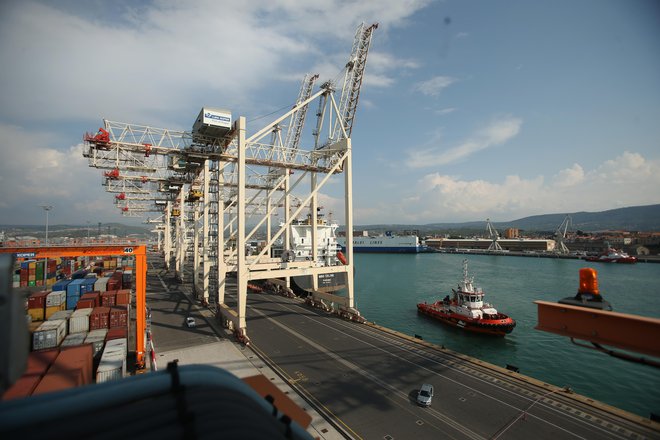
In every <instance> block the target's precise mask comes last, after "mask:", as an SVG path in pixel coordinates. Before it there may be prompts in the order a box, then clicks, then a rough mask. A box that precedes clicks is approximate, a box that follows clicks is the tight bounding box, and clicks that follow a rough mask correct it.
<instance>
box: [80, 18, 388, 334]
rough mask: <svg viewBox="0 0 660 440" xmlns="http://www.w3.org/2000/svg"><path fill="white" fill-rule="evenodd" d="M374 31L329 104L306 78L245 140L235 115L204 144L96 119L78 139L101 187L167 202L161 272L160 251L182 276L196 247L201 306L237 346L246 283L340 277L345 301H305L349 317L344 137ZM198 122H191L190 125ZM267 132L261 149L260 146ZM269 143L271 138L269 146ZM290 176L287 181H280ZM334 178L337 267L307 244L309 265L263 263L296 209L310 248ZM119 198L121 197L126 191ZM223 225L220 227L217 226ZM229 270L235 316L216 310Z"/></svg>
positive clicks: (325, 91)
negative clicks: (125, 185) (339, 216)
mask: <svg viewBox="0 0 660 440" xmlns="http://www.w3.org/2000/svg"><path fill="white" fill-rule="evenodd" d="M376 28H377V24H374V25H371V26H365V25H364V24H362V25H361V26H360V27H359V28H358V30H357V32H356V35H355V39H354V42H353V48H352V52H351V57H350V58H349V62H348V63H347V64H346V66H345V69H346V70H345V75H344V82H343V85H342V89H341V95H340V98H339V101H337V100H336V99H335V97H334V94H335V86H334V85H333V84H331V83H329V82H326V83H324V84H323V85H322V86H321V88H320V90H318V91H317V92H315V93H312V91H313V85H314V81H316V77H315V76H311V77H309V78H307V79H306V81H303V87H301V93H300V95H299V99H298V101H297V102H296V104H295V105H294V106H293V108H291V109H290V110H289V111H288V112H286V113H284V114H283V115H281V116H280V117H277V118H276V119H275V120H273V121H272V122H271V123H270V124H268V125H266V126H264V127H263V128H261V129H259V130H257V131H256V132H254V133H253V134H251V135H248V134H247V129H246V122H245V118H244V117H238V118H236V119H235V120H234V121H233V123H232V124H231V127H228V130H227V131H226V132H224V133H223V134H221V135H217V136H216V135H211V136H209V135H208V133H202V132H201V131H195V129H194V130H193V132H183V131H174V130H167V129H155V128H152V127H147V126H140V125H135V124H124V123H115V122H110V121H104V124H105V125H104V127H102V129H101V130H99V132H98V133H97V134H96V135H88V136H86V137H85V141H86V144H87V145H88V147H89V148H88V150H87V151H86V152H85V157H88V158H89V160H90V166H95V167H98V168H102V169H106V170H108V171H106V174H105V179H106V182H110V181H114V180H120V179H123V180H126V181H129V182H134V183H135V186H138V187H141V188H144V187H148V188H149V190H150V191H152V190H153V189H154V188H155V187H158V190H163V189H164V190H165V191H166V192H168V193H169V194H170V198H167V199H164V200H163V202H164V205H165V210H164V213H163V216H164V223H163V225H164V229H165V231H164V237H163V248H164V251H165V253H166V264H169V257H170V255H171V254H170V249H171V247H172V245H174V247H175V248H174V254H175V255H174V256H175V264H176V269H177V273H178V274H181V275H182V274H183V264H184V260H185V256H186V253H188V252H189V250H190V243H191V242H192V243H193V245H192V246H193V247H192V250H193V254H194V255H195V257H198V253H199V252H197V250H198V249H199V248H201V249H202V256H201V259H202V264H201V265H200V266H201V267H202V280H203V286H204V287H203V292H204V295H205V298H208V300H209V302H212V303H217V311H218V315H219V316H222V318H223V321H224V322H225V323H226V324H227V325H228V326H230V327H232V328H234V329H235V330H236V332H237V335H238V336H239V337H240V338H242V339H243V340H246V320H245V306H246V295H247V283H248V280H259V279H274V278H285V279H289V278H290V277H294V276H311V277H312V278H313V280H314V281H313V283H314V285H315V286H316V285H317V283H318V277H319V276H324V275H327V274H337V273H341V274H344V275H345V276H346V280H347V281H346V290H347V295H346V296H344V297H339V296H336V295H332V294H322V293H321V292H314V296H315V299H318V300H321V301H323V300H325V301H331V302H333V303H335V304H337V305H338V307H339V309H338V310H340V311H341V313H342V314H344V315H345V316H350V317H353V318H356V317H359V313H358V312H357V311H356V310H355V308H354V295H353V252H352V232H353V217H352V146H351V138H350V136H351V133H352V128H353V124H354V119H355V113H356V109H357V104H358V98H359V94H360V88H361V85H362V80H363V76H364V72H365V66H366V61H367V54H368V50H369V46H370V43H371V35H372V32H373V30H374V29H376ZM315 100H319V103H320V104H319V109H320V110H319V112H318V120H317V124H316V130H314V132H313V135H314V136H315V142H314V145H313V146H312V147H311V148H308V149H305V148H300V146H299V142H300V141H301V139H302V130H303V126H304V119H305V113H306V109H307V108H308V106H309V104H310V103H312V102H313V101H315ZM202 114H204V115H205V110H204V109H202V113H201V114H200V116H201V115H202ZM287 119H288V120H290V121H291V122H290V125H289V130H288V131H287V136H286V138H285V141H282V140H281V136H280V134H279V133H278V134H277V136H272V133H274V132H276V133H277V132H278V127H279V126H280V124H281V123H282V122H283V121H285V120H287ZM198 122H199V119H198V121H197V122H196V124H197V123H198ZM326 126H327V127H326ZM324 127H326V128H327V133H328V137H327V140H326V141H324V142H323V143H322V145H321V142H320V141H319V139H320V136H321V135H320V133H322V132H323V131H322V130H323V128H324ZM269 134H271V142H268V140H266V137H267V136H268V135H269ZM272 139H277V143H275V142H274V141H273V140H272ZM281 170H284V172H282V171H281ZM273 171H276V172H273ZM293 171H295V172H296V173H297V175H296V178H295V181H293V182H290V181H289V180H290V175H291V172H293ZM338 173H344V198H345V207H346V209H345V225H346V231H347V232H346V233H347V252H346V257H345V262H346V264H337V265H328V264H327V262H326V261H322V259H320V258H318V255H317V252H316V248H317V246H315V245H313V246H312V248H313V256H312V258H310V259H306V260H304V261H295V260H294V261H282V260H280V259H273V258H272V257H271V256H270V255H271V248H272V246H273V244H274V243H275V242H276V241H277V240H278V239H279V238H280V237H281V236H283V235H284V234H286V233H287V231H288V230H289V227H290V226H291V224H292V222H293V221H294V219H296V218H297V217H298V216H299V215H300V214H301V212H302V211H303V210H304V209H309V212H310V217H312V221H311V226H312V230H313V234H312V237H313V243H316V241H317V239H316V229H317V218H316V216H317V211H318V209H317V208H318V203H317V198H318V194H319V192H320V191H321V190H322V189H323V188H324V185H326V183H327V182H328V181H329V179H330V177H331V176H333V175H334V174H338ZM273 176H275V177H274V178H273ZM194 182H197V183H196V184H195V185H197V184H199V186H200V191H201V192H202V196H201V197H195V198H194V200H191V198H190V197H188V198H186V197H187V196H186V194H190V193H191V192H192V185H193V184H194ZM305 182H310V183H311V185H310V187H309V190H308V191H305V189H304V186H305V185H304V184H305ZM107 185H108V187H110V186H112V185H111V184H109V183H108V184H107ZM140 185H141V186H140ZM300 193H302V195H300ZM124 194H125V197H126V198H127V199H128V197H127V196H128V193H127V192H124ZM294 195H299V197H300V200H301V203H300V204H299V206H298V207H293V206H292V205H291V203H290V200H291V198H292V197H294ZM155 197H158V196H156V195H155ZM155 200H157V199H155ZM126 201H128V200H126ZM131 202H132V203H137V201H131ZM251 204H252V205H257V206H259V208H258V209H255V210H254V215H253V217H254V218H253V220H252V221H253V222H256V226H255V227H254V228H253V229H252V230H250V231H246V220H247V218H248V217H247V213H248V207H249V206H250V205H251ZM282 206H283V207H284V208H285V209H284V221H283V222H282V224H281V225H280V227H279V229H278V230H277V231H276V232H275V233H274V234H273V235H272V236H269V237H268V240H267V243H266V245H265V246H264V247H263V249H262V250H261V251H260V252H259V253H258V255H253V256H250V257H249V258H248V256H247V255H246V243H247V241H248V240H250V239H251V238H252V237H253V236H254V234H255V233H256V231H257V229H258V228H259V227H260V226H261V225H263V224H264V223H266V222H267V221H269V219H270V217H271V216H272V215H273V214H274V213H275V212H276V210H278V209H280V207H282ZM225 218H227V219H228V220H229V221H227V222H225ZM226 226H229V231H227V233H226V234H225V228H226ZM200 227H201V228H200ZM190 228H192V229H194V232H193V233H192V234H189V233H188V232H187V231H188V230H189V229H190ZM200 229H201V231H200ZM171 230H174V231H175V232H174V234H170V231H171ZM200 239H201V245H200V243H199V240H200ZM230 244H231V246H230ZM198 262H199V261H198V260H196V261H195V263H194V272H193V273H194V275H195V276H194V279H195V280H197V279H198V278H199V277H197V276H196V275H197V272H196V269H197V267H198ZM229 272H234V273H236V276H237V308H236V310H233V309H231V308H230V307H228V306H227V304H226V303H225V282H224V281H225V278H226V275H227V273H229Z"/></svg>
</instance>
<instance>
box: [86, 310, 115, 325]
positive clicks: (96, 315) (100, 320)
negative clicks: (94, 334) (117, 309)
mask: <svg viewBox="0 0 660 440" xmlns="http://www.w3.org/2000/svg"><path fill="white" fill-rule="evenodd" d="M109 325H110V308H109V307H94V308H93V309H92V314H91V315H89V329H90V330H98V329H100V328H106V329H107V328H108V326H109Z"/></svg>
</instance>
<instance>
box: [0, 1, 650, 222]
mask: <svg viewBox="0 0 660 440" xmlns="http://www.w3.org/2000/svg"><path fill="white" fill-rule="evenodd" d="M360 22H366V23H375V22H377V23H379V27H378V29H377V30H376V31H374V34H373V40H372V45H371V50H370V52H369V59H368V62H367V68H366V75H365V79H364V84H363V86H362V90H361V95H360V103H359V108H358V110H357V116H356V120H355V125H354V127H353V135H352V145H353V168H354V178H353V186H354V204H353V207H354V222H355V224H357V225H359V224H374V223H400V224H427V223H436V222H462V221H474V220H485V219H486V218H490V219H491V220H493V221H509V220H514V219H518V218H522V217H525V216H529V215H537V214H546V213H568V212H576V211H601V210H607V209H614V208H619V207H626V206H638V205H649V204H656V203H660V2H658V1H656V0H635V1H626V0H580V1H574V0H557V1H552V2H548V1H535V0H532V1H527V0H525V1H523V0H520V1H517V0H499V1H492V0H464V1H458V0H446V1H432V0H381V1H368V0H363V1H360V2H351V1H340V0H327V1H325V0H318V1H314V2H299V1H294V0H282V1H276V0H252V1H249V2H234V1H232V2H229V1H218V0H206V1H204V0H202V1H183V0H179V1H173V0H157V1H140V2H137V1H135V2H132V1H115V2H105V1H100V0H97V1H82V0H61V1H58V2H49V1H43V2H39V1H29V0H28V1H7V0H6V1H3V2H0V56H1V59H2V68H1V69H0V99H1V101H2V105H0V153H1V156H0V157H1V159H0V188H2V191H0V224H42V223H44V222H45V215H44V211H43V210H42V208H40V205H52V206H53V210H52V211H50V223H51V224H57V223H69V224H81V225H84V224H86V222H91V223H96V222H103V223H107V222H123V223H129V224H139V222H140V221H141V220H140V219H134V218H129V217H122V216H121V213H120V212H119V210H117V209H116V208H115V207H114V205H113V202H112V200H113V196H112V195H110V194H108V193H106V192H105V191H104V190H103V188H102V186H101V181H102V179H101V171H100V170H97V169H94V168H90V167H89V166H88V164H87V160H86V159H85V158H83V156H82V147H83V144H82V136H83V134H84V133H85V132H87V131H89V132H95V131H96V130H97V129H98V127H100V126H101V125H102V121H103V119H104V118H106V119H109V120H112V121H121V122H130V123H136V124H143V125H151V126H155V127H162V128H170V129H178V130H190V128H191V126H192V122H193V120H194V119H195V117H196V116H197V114H198V113H199V110H200V108H201V107H203V106H213V107H221V108H228V109H231V110H232V113H233V115H234V117H236V116H238V115H243V116H245V117H246V118H247V121H248V135H249V134H250V133H251V132H256V131H257V130H258V129H259V128H261V127H263V126H265V125H266V124H267V123H268V122H270V120H272V119H274V118H275V117H276V116H278V115H279V114H281V113H282V112H281V111H280V113H274V114H273V115H271V116H264V115H269V114H271V113H273V112H275V111H276V110H278V109H282V108H290V106H291V105H292V104H293V103H294V102H295V100H296V97H297V95H298V91H299V88H300V81H301V80H302V78H303V76H304V74H305V73H308V72H309V73H319V74H320V81H319V83H318V84H320V83H321V82H322V81H324V80H326V79H332V78H335V77H337V75H338V74H339V72H340V71H341V69H342V68H343V67H344V64H345V63H346V61H347V59H348V56H349V54H350V50H351V45H352V41H353V34H354V32H355V29H356V27H357V26H358V25H359V23H360ZM313 119H314V118H313V114H310V116H309V117H308V119H307V121H308V125H307V128H308V129H311V125H313ZM310 121H311V122H310ZM301 148H303V149H306V148H305V145H302V146H301ZM307 149H309V148H307ZM340 183H341V180H340V179H339V178H334V177H333V179H331V181H330V183H329V184H328V185H327V186H326V187H324V188H323V191H322V193H321V196H320V198H321V203H322V204H323V205H324V206H325V208H326V209H327V210H329V211H331V212H334V213H336V216H337V217H338V218H339V219H341V218H342V217H341V216H342V214H341V213H342V212H343V200H342V191H343V188H342V186H341V184H340Z"/></svg>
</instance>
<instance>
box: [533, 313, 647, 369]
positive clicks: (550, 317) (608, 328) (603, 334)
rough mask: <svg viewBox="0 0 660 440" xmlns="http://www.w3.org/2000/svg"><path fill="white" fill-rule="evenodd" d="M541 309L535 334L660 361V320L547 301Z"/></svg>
mask: <svg viewBox="0 0 660 440" xmlns="http://www.w3.org/2000/svg"><path fill="white" fill-rule="evenodd" d="M534 303H535V304H536V305H537V306H538V325H537V326H536V327H535V329H536V330H541V331H545V332H549V333H554V334H557V335H561V336H568V337H571V338H575V339H581V340H583V341H589V342H595V343H597V344H602V345H608V346H611V347H617V348H620V349H624V350H630V351H633V352H635V353H642V354H646V355H649V356H655V357H660V319H656V318H648V317H644V316H637V315H629V314H626V313H618V312H608V311H602V310H597V309H590V308H586V307H579V306H571V305H568V304H559V303H553V302H548V301H534Z"/></svg>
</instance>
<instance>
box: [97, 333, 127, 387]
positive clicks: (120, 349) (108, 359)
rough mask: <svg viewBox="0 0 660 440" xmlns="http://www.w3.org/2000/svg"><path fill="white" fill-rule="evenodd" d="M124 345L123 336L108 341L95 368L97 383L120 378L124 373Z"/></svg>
mask: <svg viewBox="0 0 660 440" xmlns="http://www.w3.org/2000/svg"><path fill="white" fill-rule="evenodd" d="M111 343H112V344H111ZM126 347H127V341H126V339H125V338H124V339H113V340H112V341H108V343H107V344H106V346H105V349H104V350H103V355H102V356H101V361H100V362H99V366H98V368H97V370H96V382H97V383H100V382H108V381H111V380H117V379H122V378H123V377H124V376H125V375H126Z"/></svg>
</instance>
